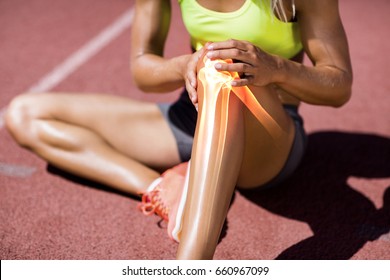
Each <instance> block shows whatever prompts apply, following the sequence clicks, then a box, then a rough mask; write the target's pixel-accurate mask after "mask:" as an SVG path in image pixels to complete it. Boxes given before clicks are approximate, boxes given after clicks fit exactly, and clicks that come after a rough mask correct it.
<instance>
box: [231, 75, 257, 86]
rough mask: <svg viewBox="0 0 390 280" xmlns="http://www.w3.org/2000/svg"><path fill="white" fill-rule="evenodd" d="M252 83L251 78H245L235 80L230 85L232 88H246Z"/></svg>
mask: <svg viewBox="0 0 390 280" xmlns="http://www.w3.org/2000/svg"><path fill="white" fill-rule="evenodd" d="M252 83H253V76H245V77H244V78H241V79H235V80H233V81H231V82H230V85H231V86H232V87H243V86H248V85H251V84H252Z"/></svg>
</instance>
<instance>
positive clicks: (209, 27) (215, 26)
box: [178, 0, 302, 58]
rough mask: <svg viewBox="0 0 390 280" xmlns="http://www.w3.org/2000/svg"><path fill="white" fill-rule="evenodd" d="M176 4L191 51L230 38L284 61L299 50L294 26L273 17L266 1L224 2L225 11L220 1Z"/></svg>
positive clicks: (183, 1) (192, 1) (186, 1)
mask: <svg viewBox="0 0 390 280" xmlns="http://www.w3.org/2000/svg"><path fill="white" fill-rule="evenodd" d="M178 1H179V3H180V7H181V11H182V16H183V21H184V24H185V26H186V28H187V31H188V32H189V34H190V36H191V43H192V46H193V47H194V48H195V49H199V48H201V47H202V45H204V44H205V43H206V42H209V41H211V42H215V41H223V40H227V39H231V38H233V39H237V40H245V41H249V42H251V43H253V44H254V45H256V46H258V47H259V48H261V49H262V50H264V51H266V52H268V53H271V54H275V55H279V56H282V57H285V58H292V57H293V56H295V55H296V54H298V53H299V52H300V51H301V49H302V44H301V42H300V36H299V32H298V26H297V24H296V23H290V22H282V21H281V20H279V19H278V18H277V17H276V16H274V14H273V12H272V10H271V4H270V0H245V1H235V2H232V1H230V2H229V1H226V2H228V3H226V2H225V3H226V6H227V8H225V6H224V5H223V4H224V3H223V1H201V0H198V1H197V0H178ZM221 3H222V4H221ZM231 7H233V8H231ZM232 9H233V10H232ZM221 10H223V11H225V10H228V11H229V12H221Z"/></svg>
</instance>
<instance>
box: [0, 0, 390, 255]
mask: <svg viewBox="0 0 390 280" xmlns="http://www.w3.org/2000/svg"><path fill="white" fill-rule="evenodd" d="M173 2H174V1H173ZM133 3H134V1H122V0H110V1H108V0H80V1H77V2H75V1H65V0H61V1H60V0H59V1H49V0H34V1H22V0H3V1H0V26H1V28H0V50H1V53H0V73H1V75H0V86H1V93H0V110H1V112H4V110H5V108H6V106H7V104H8V103H9V101H10V100H11V99H12V97H14V96H16V95H17V94H20V93H22V92H24V91H27V90H29V89H30V88H31V87H32V86H33V85H36V83H37V82H38V81H39V80H40V79H41V78H42V77H45V76H46V75H48V74H50V73H52V70H53V69H54V68H55V67H58V66H60V65H62V63H63V62H64V61H65V60H66V59H67V58H69V57H72V55H73V54H75V53H77V52H78V51H79V50H80V49H82V48H83V46H85V45H86V44H88V43H89V42H91V40H93V39H94V38H96V36H97V35H98V34H101V32H102V30H104V29H105V28H107V27H109V26H112V24H113V23H115V21H116V20H117V19H118V18H120V17H121V15H123V14H124V13H125V12H126V11H128V10H129V9H130V8H131V7H132V5H133ZM173 6H174V7H175V8H174V21H173V23H172V32H171V34H170V41H169V46H168V48H167V54H168V55H175V54H180V53H185V52H188V51H189V43H187V42H189V41H188V36H187V35H186V34H185V31H184V28H183V25H182V22H181V19H180V17H179V13H178V9H177V4H176V3H174V4H173ZM340 8H341V14H342V17H343V20H344V24H345V28H346V31H347V34H348V38H349V43H350V50H351V57H352V61H353V67H354V74H355V81H354V87H353V98H352V99H351V101H350V102H349V103H348V104H347V105H346V106H345V107H343V108H340V109H332V108H319V107H315V106H309V105H303V106H302V109H301V112H302V114H303V116H304V117H305V127H306V129H307V131H308V133H309V147H308V152H307V155H306V157H305V158H304V161H303V163H302V166H301V167H300V168H299V170H298V171H297V172H296V174H295V175H294V176H293V177H292V178H290V179H289V180H288V181H287V182H285V183H284V184H283V185H282V186H280V188H278V189H274V190H268V191H262V192H259V191H257V192H256V191H252V192H238V191H237V192H236V194H235V197H234V200H233V203H232V206H231V209H230V211H229V214H228V217H227V222H226V226H225V229H224V232H223V237H222V239H221V242H220V243H219V245H218V247H217V251H216V254H215V258H216V259H276V258H277V259H390V234H389V230H390V168H389V166H390V117H389V112H390V94H389V92H390V80H389V79H388V71H387V69H388V67H389V65H390V56H389V55H388V51H389V50H390V39H389V36H388V26H389V25H390V18H389V16H388V12H389V11H390V2H389V1H387V0H376V1H375V3H374V2H369V1H363V0H340ZM129 41H130V29H129V28H128V27H126V28H125V29H124V30H123V31H121V32H120V34H119V35H118V36H117V37H115V36H114V37H113V38H111V39H110V40H109V41H108V43H107V44H106V45H104V46H101V47H100V49H98V51H97V52H96V54H95V55H93V56H92V57H91V58H90V59H88V60H87V61H86V62H83V63H81V64H80V66H79V67H76V68H75V69H73V71H71V72H69V73H68V74H66V75H64V76H62V78H61V80H60V82H59V83H58V84H57V85H55V86H54V87H53V88H52V89H51V90H52V91H72V92H80V94H82V93H84V92H101V93H110V94H115V95H126V96H130V97H132V98H139V99H143V100H156V101H171V100H174V99H175V97H176V96H177V92H176V93H173V94H172V95H157V94H151V95H143V94H142V93H141V92H140V91H139V90H137V89H136V87H135V86H134V84H133V82H132V81H131V78H130V74H129V64H128V57H129V45H130V44H129ZM183 42H184V43H183ZM62 74H64V71H62ZM137 203H138V201H137V200H135V199H133V198H131V197H126V196H124V195H122V194H119V193H115V192H111V191H109V190H108V189H106V188H105V187H103V186H99V185H96V184H93V183H91V182H87V181H82V180H79V179H78V178H73V177H71V176H69V175H66V174H63V173H61V172H60V171H58V170H55V169H53V168H51V167H49V168H48V167H47V165H46V163H45V162H43V161H42V160H40V159H39V158H37V157H36V156H34V155H32V154H31V153H29V152H27V151H25V150H23V149H21V148H19V147H18V146H17V145H16V144H15V143H14V142H13V141H12V140H11V138H10V136H9V134H8V133H7V132H6V131H5V129H4V128H1V129H0V258H1V259H174V258H175V252H176V249H177V244H175V243H173V242H172V241H171V240H170V239H169V238H167V235H166V233H165V229H164V228H159V227H158V226H157V222H158V218H157V217H152V218H145V217H144V216H142V214H140V213H139V212H138V211H136V210H135V209H136V205H137Z"/></svg>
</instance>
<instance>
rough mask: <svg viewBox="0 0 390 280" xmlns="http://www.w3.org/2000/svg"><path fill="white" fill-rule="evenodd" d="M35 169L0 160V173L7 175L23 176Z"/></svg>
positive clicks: (30, 173)
mask: <svg viewBox="0 0 390 280" xmlns="http://www.w3.org/2000/svg"><path fill="white" fill-rule="evenodd" d="M36 170H37V169H36V168H35V167H30V166H24V165H15V164H8V163H4V162H0V175H5V176H8V177H19V178H25V177H29V176H31V175H32V174H33V173H34V172H35V171H36Z"/></svg>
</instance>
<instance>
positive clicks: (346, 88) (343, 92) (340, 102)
mask: <svg viewBox="0 0 390 280" xmlns="http://www.w3.org/2000/svg"><path fill="white" fill-rule="evenodd" d="M352 81H353V79H352V75H348V74H345V75H344V77H343V80H342V83H341V85H340V89H339V90H338V93H337V95H336V96H337V98H335V100H333V103H332V104H331V105H332V106H333V107H335V108H340V107H342V106H344V105H345V104H347V103H348V101H349V100H350V99H351V96H352Z"/></svg>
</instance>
